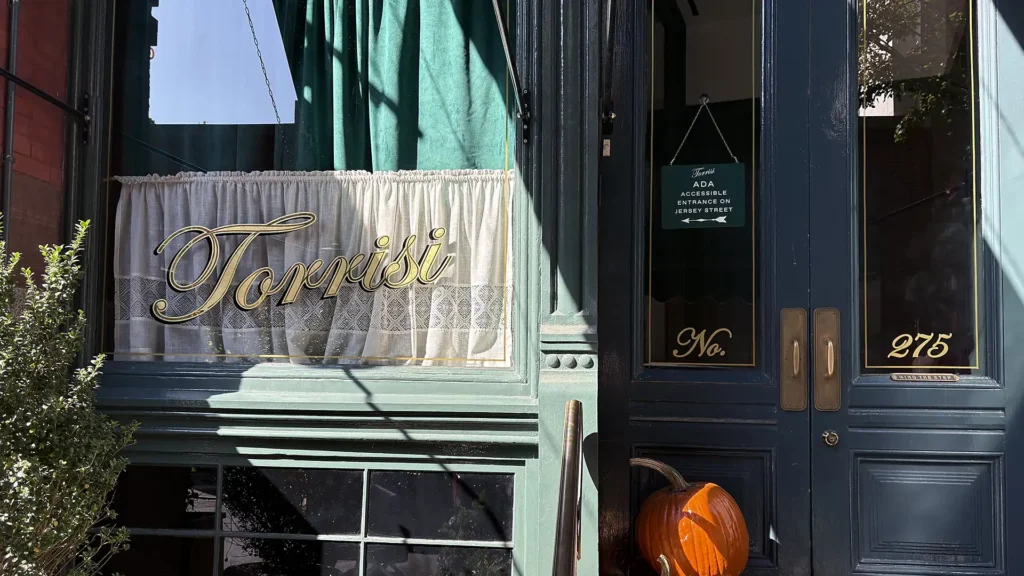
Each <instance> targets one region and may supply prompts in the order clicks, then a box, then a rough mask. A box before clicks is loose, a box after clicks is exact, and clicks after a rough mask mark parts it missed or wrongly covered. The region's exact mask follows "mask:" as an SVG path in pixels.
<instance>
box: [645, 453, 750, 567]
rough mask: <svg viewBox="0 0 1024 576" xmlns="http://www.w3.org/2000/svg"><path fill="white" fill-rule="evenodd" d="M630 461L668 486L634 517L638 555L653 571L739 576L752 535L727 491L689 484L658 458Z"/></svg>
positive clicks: (703, 483)
mask: <svg viewBox="0 0 1024 576" xmlns="http://www.w3.org/2000/svg"><path fill="white" fill-rule="evenodd" d="M629 463H630V465H631V466H641V467H644V468H650V469H651V470H654V471H656V472H658V473H659V474H661V475H662V476H664V477H665V478H667V479H668V481H669V483H670V486H668V487H667V488H662V489H661V490H658V491H657V492H655V493H654V494H651V495H650V496H649V497H648V498H647V500H645V501H644V503H643V506H641V507H640V514H639V515H638V516H637V518H636V539H637V544H638V545H639V547H640V554H641V555H643V557H644V559H645V560H647V562H648V563H650V565H651V567H652V568H654V569H655V570H656V571H658V572H659V573H660V574H666V570H665V567H666V565H667V567H671V574H675V575H676V576H739V575H740V573H741V572H743V569H744V568H746V566H747V559H748V556H749V554H750V536H749V534H748V533H747V523H746V522H745V521H744V520H743V513H742V512H740V508H739V506H737V505H736V501H735V500H733V498H732V496H730V495H729V493H728V492H726V491H725V490H723V489H722V487H721V486H718V485H717V484H712V483H710V482H698V483H695V484H690V483H688V482H687V481H686V480H684V479H683V477H682V475H680V474H679V472H677V471H676V470H675V469H674V468H672V467H671V466H669V465H668V464H665V463H663V462H658V461H657V460H651V459H649V458H633V459H632V460H630V461H629ZM661 556H664V559H661V558H660V557H661ZM666 561H667V562H666Z"/></svg>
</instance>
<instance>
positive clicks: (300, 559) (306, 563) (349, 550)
mask: <svg viewBox="0 0 1024 576" xmlns="http://www.w3.org/2000/svg"><path fill="white" fill-rule="evenodd" d="M222 547H223V552H222V555H223V558H224V559H223V562H222V564H221V572H220V574H221V576H356V575H357V574H359V545H358V544H353V543H347V542H318V541H313V540H272V539H265V538H228V539H225V540H224V541H223V542H222Z"/></svg>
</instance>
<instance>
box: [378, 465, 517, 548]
mask: <svg viewBox="0 0 1024 576" xmlns="http://www.w3.org/2000/svg"><path fill="white" fill-rule="evenodd" d="M513 479H514V477H513V476H512V475H511V474H453V473H446V472H373V473H371V474H370V488H369V500H370V501H369V511H368V518H367V520H368V522H367V531H368V533H369V534H370V535H371V536H397V537H405V538H444V539H447V540H484V541H497V542H507V541H510V540H511V539H512V515H513V494H512V492H513Z"/></svg>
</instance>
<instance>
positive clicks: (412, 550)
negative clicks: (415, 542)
mask: <svg viewBox="0 0 1024 576" xmlns="http://www.w3.org/2000/svg"><path fill="white" fill-rule="evenodd" d="M391 574H402V575H403V576H476V575H478V574H480V575H482V574H486V575H488V576H511V574H512V551H511V550H492V549H487V548H447V547H443V548H441V547H429V546H408V545H398V544H393V545H383V544H371V545H368V546H367V547H366V575H367V576H385V575H388V576H390V575H391Z"/></svg>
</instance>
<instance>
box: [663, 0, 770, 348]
mask: <svg viewBox="0 0 1024 576" xmlns="http://www.w3.org/2000/svg"><path fill="white" fill-rule="evenodd" d="M649 6H650V7H651V13H650V28H649V32H650V38H651V48H650V49H651V57H650V63H651V73H652V78H651V86H652V89H651V100H650V110H651V116H650V130H651V133H650V144H649V146H650V147H649V149H648V150H647V155H648V158H647V160H648V161H649V162H650V175H649V178H650V190H649V191H648V194H647V196H648V198H647V199H646V200H647V202H649V205H650V211H649V218H648V220H647V230H646V232H647V235H648V237H647V239H646V241H647V254H646V259H647V262H646V270H647V274H646V275H645V276H646V277H645V286H646V296H647V297H646V301H645V306H644V308H645V312H644V314H645V316H646V322H645V324H646V326H645V333H644V334H643V338H644V342H645V349H646V354H645V357H644V361H645V363H647V364H649V365H668V366H698V367H699V366H755V365H756V364H757V361H758V360H757V338H756V335H757V331H758V326H757V294H758V287H757V283H758V272H757V270H758V263H759V256H758V243H757V237H758V226H757V223H758V220H759V215H758V213H757V204H758V202H757V193H758V175H759V166H758V164H759V152H760V150H759V147H760V129H759V126H760V117H761V111H760V91H761V66H760V45H761V43H760V39H761V30H760V15H761V5H760V2H759V1H757V0H722V1H718V2H705V3H700V5H699V9H698V8H697V6H696V5H695V4H693V3H689V4H687V3H685V2H660V1H655V2H651V3H650V4H649ZM705 96H706V100H704V97H705ZM705 101H706V103H707V105H706V106H705V105H702V102H705Z"/></svg>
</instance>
